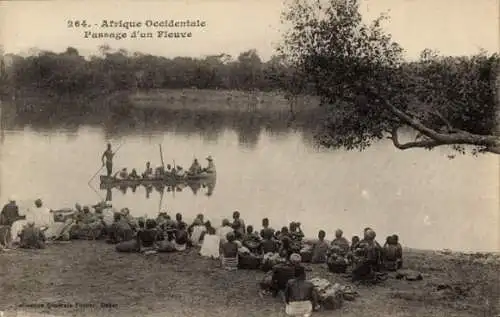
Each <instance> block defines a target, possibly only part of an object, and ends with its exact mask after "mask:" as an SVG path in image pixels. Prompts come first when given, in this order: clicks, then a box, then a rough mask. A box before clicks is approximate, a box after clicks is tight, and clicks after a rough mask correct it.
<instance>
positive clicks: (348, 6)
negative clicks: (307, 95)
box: [280, 0, 500, 153]
mask: <svg viewBox="0 0 500 317" xmlns="http://www.w3.org/2000/svg"><path fill="white" fill-rule="evenodd" d="M359 3H360V1H359V0H342V1H339V0H327V1H306V0H294V1H293V2H292V3H291V4H289V6H288V10H287V11H286V12H285V13H284V15H283V17H284V20H285V22H286V23H287V24H289V25H290V26H291V27H290V29H289V31H288V33H287V34H286V35H285V37H284V43H283V46H282V47H281V48H280V52H281V54H282V55H283V56H286V57H287V59H286V61H285V62H286V63H287V64H288V65H290V67H291V69H293V70H294V71H295V72H297V74H300V75H301V76H302V78H304V80H305V81H306V82H308V83H312V84H313V87H314V91H315V93H316V94H317V95H318V96H319V97H321V101H322V104H323V105H324V106H325V108H326V112H327V115H326V116H325V122H324V123H325V124H324V129H323V130H322V132H321V133H320V134H319V136H318V137H319V140H320V142H321V144H323V145H325V146H333V147H344V148H347V149H354V148H358V149H364V148H366V147H367V146H369V145H370V144H371V143H372V142H373V141H374V140H379V139H382V138H384V137H387V136H389V137H390V138H391V139H392V141H393V143H394V145H395V146H396V147H398V148H400V149H408V148H414V147H423V148H429V149H430V148H434V147H436V146H440V145H452V146H454V148H455V149H456V150H459V151H461V152H463V151H464V147H463V145H473V146H476V147H474V148H473V151H474V152H478V151H479V152H481V151H488V152H495V153H500V146H499V139H498V134H497V131H495V128H496V127H495V118H496V111H497V109H498V108H497V107H498V103H497V102H496V101H497V100H496V98H497V96H496V89H497V87H496V79H497V73H498V67H499V61H500V59H499V56H498V55H497V54H493V55H488V54H487V53H485V52H480V53H479V54H477V55H475V56H468V57H465V56H464V57H441V56H438V55H437V54H435V53H433V52H431V51H429V50H424V51H423V52H422V56H421V58H420V60H419V61H416V62H406V61H405V60H404V58H403V57H404V50H403V49H402V48H401V47H400V46H399V45H398V44H397V43H396V42H394V41H393V40H392V38H391V36H390V35H389V34H387V33H386V32H385V31H384V30H383V28H382V22H383V21H384V20H385V19H386V17H385V16H381V17H379V18H378V19H376V20H374V21H373V22H372V23H371V24H370V25H367V24H365V23H364V22H363V20H362V17H361V14H360V12H359ZM294 91H297V89H296V88H294ZM403 126H408V127H410V128H413V129H414V130H416V131H417V132H418V134H417V139H416V140H415V141H413V142H407V143H404V144H401V143H400V142H399V138H398V129H399V128H400V127H403ZM495 134H496V135H495Z"/></svg>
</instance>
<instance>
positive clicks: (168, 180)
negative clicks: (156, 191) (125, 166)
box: [100, 173, 216, 186]
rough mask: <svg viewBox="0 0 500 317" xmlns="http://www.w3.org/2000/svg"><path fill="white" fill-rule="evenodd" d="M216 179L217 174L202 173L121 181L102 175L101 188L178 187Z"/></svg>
mask: <svg viewBox="0 0 500 317" xmlns="http://www.w3.org/2000/svg"><path fill="white" fill-rule="evenodd" d="M215 177H216V173H201V174H197V175H186V176H185V177H177V176H174V175H165V176H164V177H161V178H134V179H132V178H130V179H120V178H116V177H112V176H106V175H101V176H100V180H101V186H102V185H104V186H139V185H176V184H181V183H191V182H203V181H210V180H213V179H214V178H215Z"/></svg>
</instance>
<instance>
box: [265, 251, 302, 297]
mask: <svg viewBox="0 0 500 317" xmlns="http://www.w3.org/2000/svg"><path fill="white" fill-rule="evenodd" d="M301 261H302V257H301V256H300V255H299V254H297V253H293V254H291V255H290V259H289V260H288V261H286V262H285V263H280V264H276V265H275V266H274V267H273V269H272V272H273V273H272V280H271V283H272V285H271V292H272V295H273V297H276V296H278V293H279V292H284V291H285V290H286V286H287V283H288V281H289V280H290V279H293V278H294V276H295V270H296V269H297V267H300V266H301V265H300V263H301Z"/></svg>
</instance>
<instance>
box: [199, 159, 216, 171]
mask: <svg viewBox="0 0 500 317" xmlns="http://www.w3.org/2000/svg"><path fill="white" fill-rule="evenodd" d="M207 161H208V165H207V167H205V168H204V169H203V170H202V171H203V172H205V173H209V174H212V173H215V164H214V159H213V158H212V155H209V156H208V157H207Z"/></svg>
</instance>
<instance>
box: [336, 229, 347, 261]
mask: <svg viewBox="0 0 500 317" xmlns="http://www.w3.org/2000/svg"><path fill="white" fill-rule="evenodd" d="M342 235H343V232H342V230H340V229H337V230H336V231H335V239H334V240H333V241H332V246H335V245H336V246H338V247H339V248H340V249H341V250H342V253H343V254H344V255H346V254H347V252H349V241H347V239H346V238H344V237H343V236H342Z"/></svg>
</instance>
